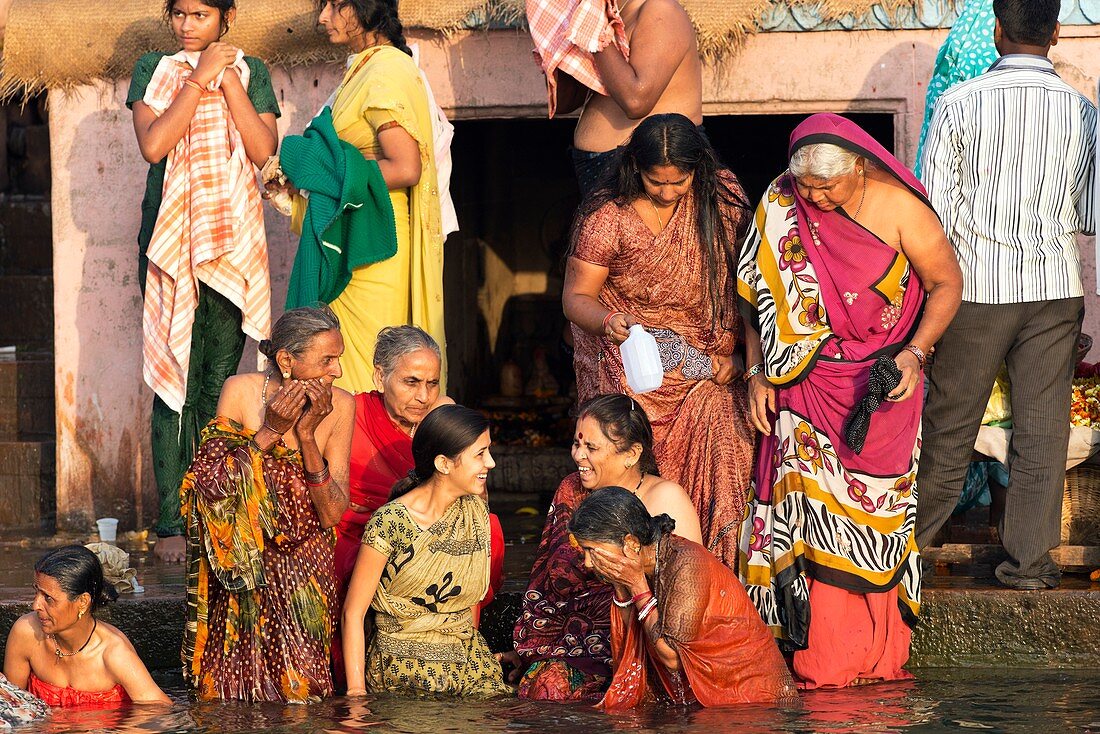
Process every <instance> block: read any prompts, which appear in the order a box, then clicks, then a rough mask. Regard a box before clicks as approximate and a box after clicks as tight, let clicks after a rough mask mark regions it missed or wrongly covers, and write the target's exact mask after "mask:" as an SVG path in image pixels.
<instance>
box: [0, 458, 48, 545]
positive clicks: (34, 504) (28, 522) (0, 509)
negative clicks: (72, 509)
mask: <svg viewBox="0 0 1100 734" xmlns="http://www.w3.org/2000/svg"><path fill="white" fill-rule="evenodd" d="M55 452H56V445H55V443H54V442H53V441H3V442H0V528H3V529H4V530H17V529H26V530H35V531H43V530H52V526H53V520H54V515H55V512H56V508H57V504H56V503H57V498H56V496H55V494H54V486H55V485H56V458H55Z"/></svg>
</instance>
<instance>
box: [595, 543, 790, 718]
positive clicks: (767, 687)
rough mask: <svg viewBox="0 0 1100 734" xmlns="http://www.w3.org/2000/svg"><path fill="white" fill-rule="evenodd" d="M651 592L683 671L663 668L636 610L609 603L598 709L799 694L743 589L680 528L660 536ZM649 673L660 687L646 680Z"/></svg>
mask: <svg viewBox="0 0 1100 734" xmlns="http://www.w3.org/2000/svg"><path fill="white" fill-rule="evenodd" d="M653 593H654V595H655V596H656V597H657V613H658V614H659V615H660V617H659V619H658V622H657V624H658V628H659V630H660V632H659V634H660V636H661V638H663V639H664V641H665V642H667V643H668V644H669V645H671V646H672V648H673V649H674V650H675V651H676V654H677V655H678V656H679V657H680V670H679V671H670V670H668V669H667V668H665V667H664V665H662V664H661V663H660V662H659V660H658V659H657V658H656V656H654V655H652V654H651V652H650V649H649V643H648V641H647V640H646V635H645V631H644V630H643V629H642V624H641V622H638V621H637V619H636V618H635V617H634V616H633V612H634V610H631V615H632V616H631V617H630V621H629V622H626V621H624V620H623V615H622V614H621V613H620V612H619V611H618V610H613V611H612V614H611V643H612V648H613V651H614V656H615V663H614V665H615V677H614V678H613V679H612V681H611V688H609V689H608V691H607V695H606V696H604V699H603V700H602V701H601V702H600V704H599V705H600V707H601V708H603V709H605V710H613V709H623V708H632V707H634V706H637V705H638V704H640V703H642V702H643V701H646V700H649V699H652V698H655V697H658V696H660V697H662V698H663V697H665V696H667V698H669V699H671V700H672V702H673V703H677V704H688V703H696V702H698V703H700V704H702V705H703V706H723V705H727V704H735V703H780V702H785V701H793V700H795V699H797V698H798V693H797V691H796V690H795V687H794V682H793V681H792V680H791V675H790V673H789V672H788V671H787V666H786V664H785V663H784V662H783V657H782V655H780V654H779V648H778V647H777V646H776V644H775V640H774V639H773V637H772V634H771V632H770V631H769V630H768V628H767V627H766V626H765V625H764V622H763V620H761V619H760V615H759V614H758V613H757V611H756V608H755V607H754V606H753V604H752V602H751V601H750V600H749V597H748V594H746V593H745V588H744V587H743V586H742V585H741V582H740V581H738V580H737V576H736V575H735V574H734V573H733V571H731V570H730V569H729V568H727V567H726V566H724V565H722V564H721V563H720V562H719V561H718V559H717V558H715V557H714V555H713V554H711V553H709V552H707V550H706V549H705V548H703V546H701V545H699V544H698V543H695V542H692V541H690V540H687V539H686V538H681V537H680V536H678V535H665V536H663V537H662V538H661V540H660V542H659V544H658V548H657V568H656V571H655V572H654V578H653ZM654 674H656V678H657V679H658V680H659V681H660V687H659V688H658V686H657V685H656V684H651V683H650V680H651V676H653V675H654ZM662 692H663V694H664V696H661V693H662Z"/></svg>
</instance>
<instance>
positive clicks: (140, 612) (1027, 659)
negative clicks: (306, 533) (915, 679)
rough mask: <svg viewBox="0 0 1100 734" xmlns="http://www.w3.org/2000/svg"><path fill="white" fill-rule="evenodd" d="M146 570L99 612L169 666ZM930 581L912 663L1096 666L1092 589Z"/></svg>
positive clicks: (7, 609)
mask: <svg viewBox="0 0 1100 734" xmlns="http://www.w3.org/2000/svg"><path fill="white" fill-rule="evenodd" d="M509 550H511V548H510V549H509ZM6 555H7V554H6ZM150 575H151V574H149V573H148V572H146V574H145V577H146V581H147V590H146V592H145V593H144V594H140V595H136V596H134V595H127V596H124V597H122V598H121V599H119V601H118V602H116V603H115V604H113V605H111V606H109V607H107V608H106V609H104V610H103V611H102V613H101V614H100V616H101V618H102V619H104V620H107V621H109V622H111V623H112V624H115V625H116V626H118V627H119V628H120V629H121V630H122V631H123V632H125V633H126V634H127V635H128V636H129V637H130V639H131V640H132V641H133V643H134V646H135V647H136V648H137V650H138V653H139V654H140V655H141V657H142V659H143V660H144V661H145V662H146V664H147V665H148V666H149V667H150V668H152V669H172V668H177V667H178V666H179V665H180V661H179V648H180V640H181V636H182V629H183V619H184V589H183V583H182V581H183V579H182V569H179V570H173V573H171V575H176V576H178V579H165V581H167V582H168V583H163V582H158V581H154V580H153V579H151V578H149V576H150ZM937 581H938V582H943V583H945V584H949V585H947V586H945V587H941V588H932V589H928V590H926V592H925V595H924V607H923V612H922V619H921V623H920V625H919V626H918V628H917V630H916V631H915V633H914V635H913V654H912V659H911V662H910V666H909V667H910V668H921V667H964V668H965V667H972V668H1005V667H1015V668H1100V624H1098V622H1097V620H1100V588H1098V587H1097V586H1096V585H1092V586H1090V585H1088V584H1087V582H1082V581H1081V580H1080V579H1074V578H1067V580H1066V583H1065V584H1064V585H1063V588H1061V589H1058V590H1054V591H1032V592H1017V591H1007V590H1002V589H999V588H995V587H993V586H992V584H991V582H988V581H984V580H975V579H967V578H950V579H937ZM525 583H526V579H525V578H524V577H523V576H521V575H516V574H513V575H512V576H511V578H510V579H509V580H508V581H506V582H505V587H504V588H503V589H502V590H501V593H500V594H499V595H498V597H497V599H496V600H495V601H494V602H493V604H492V605H491V606H490V607H489V608H488V609H487V610H486V612H485V614H484V615H483V622H482V632H483V633H484V635H485V637H486V638H487V640H488V642H489V645H490V647H492V648H493V649H494V650H501V649H504V648H505V647H506V646H507V645H509V644H510V640H511V631H512V624H513V622H514V621H515V619H516V616H517V614H518V609H519V603H520V598H521V596H522V593H523V588H524V585H525ZM1074 586H1077V587H1078V588H1073V587H1074ZM0 592H2V593H3V594H4V597H5V598H4V600H2V601H0V631H2V634H0V643H2V642H3V641H4V639H6V635H7V630H9V629H10V628H11V624H12V623H13V622H14V621H15V619H16V618H17V617H18V616H20V615H22V614H25V613H26V612H28V611H29V610H30V593H29V591H28V590H27V589H26V588H23V589H13V588H10V587H9V588H6V589H0Z"/></svg>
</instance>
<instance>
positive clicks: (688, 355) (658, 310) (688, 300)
mask: <svg viewBox="0 0 1100 734" xmlns="http://www.w3.org/2000/svg"><path fill="white" fill-rule="evenodd" d="M719 176H720V186H719V192H720V197H719V198H720V201H721V206H720V208H721V210H722V214H723V216H724V219H725V222H726V228H727V232H728V235H729V241H730V243H731V244H732V243H735V242H737V241H738V239H739V234H740V233H741V232H742V231H743V230H744V227H745V225H746V224H747V212H746V211H745V210H743V209H742V208H740V206H739V205H738V204H737V202H740V201H742V200H744V194H743V192H742V191H741V186H740V184H738V183H737V179H736V178H735V177H734V176H733V174H731V173H728V172H723V173H721V174H719ZM572 256H573V257H576V258H578V259H580V260H584V261H585V262H589V263H592V264H594V265H599V266H601V267H606V268H607V269H608V275H607V280H606V282H605V283H604V286H603V289H602V290H601V291H600V302H601V303H602V304H603V305H604V306H606V307H607V308H609V309H611V310H612V311H625V312H626V313H629V314H630V315H631V316H633V317H634V318H636V319H637V320H638V321H639V322H640V323H641V324H642V325H644V326H645V327H646V329H647V330H649V331H650V333H652V334H653V335H654V336H655V337H656V339H657V343H658V346H659V349H660V352H661V361H662V363H663V365H664V370H665V376H664V383H663V384H662V385H661V387H660V388H658V389H657V390H654V391H653V392H648V393H645V394H642V395H635V394H634V393H633V392H632V391H631V390H630V388H629V387H628V386H627V383H626V375H625V372H624V370H623V363H622V357H621V355H620V353H619V348H618V347H617V346H615V344H614V343H613V342H612V341H611V340H610V339H607V338H606V337H603V336H593V335H592V334H589V333H587V332H586V331H584V330H583V329H580V328H578V327H577V326H576V325H574V326H573V327H572V329H573V341H574V345H575V358H574V365H575V368H576V372H577V393H578V397H579V399H580V400H582V401H583V400H587V399H589V398H592V397H595V396H596V395H599V394H601V393H623V394H626V395H630V396H631V397H633V398H634V399H635V400H636V401H637V402H638V404H639V405H641V406H642V408H643V409H644V410H645V412H646V415H647V416H648V417H649V420H650V423H652V425H653V443H654V447H653V448H654V452H655V453H656V456H657V465H658V467H659V469H660V473H661V476H662V477H664V478H665V479H669V480H671V481H673V482H676V483H677V484H679V485H680V486H682V487H683V488H684V489H685V490H687V492H688V494H689V495H690V496H691V499H692V502H693V504H694V505H695V509H696V510H697V511H698V513H699V521H700V523H701V525H702V530H703V540H704V542H705V544H706V546H707V548H709V549H710V550H711V551H713V552H714V553H715V554H716V555H717V556H718V557H719V559H721V560H722V561H723V562H724V563H726V564H727V565H729V566H731V567H733V566H734V565H735V564H736V562H737V528H738V525H739V524H740V523H741V520H742V518H743V516H744V509H745V502H746V499H747V496H748V492H749V482H750V480H751V473H752V469H751V466H752V455H753V444H754V441H755V431H754V429H753V428H752V424H751V421H750V418H749V412H748V411H749V409H748V398H747V393H746V388H745V384H744V383H743V382H742V381H741V380H733V381H732V382H731V383H730V384H728V385H718V384H716V383H715V382H714V381H713V380H712V379H711V378H712V377H713V376H714V374H713V368H712V365H711V357H712V356H721V357H729V356H730V355H732V354H734V351H735V349H737V348H738V347H739V343H738V342H739V340H740V338H741V336H740V334H741V324H740V321H739V317H738V315H737V314H736V313H735V312H734V313H732V314H730V315H729V316H728V317H727V319H726V321H727V323H725V324H720V323H717V318H716V316H715V314H714V313H713V309H712V307H711V302H710V297H709V287H708V265H707V262H706V258H705V257H704V254H703V252H702V249H701V247H700V244H699V231H698V223H697V220H696V202H695V201H694V195H693V194H692V193H689V194H688V195H687V196H685V197H684V198H683V199H681V200H680V204H679V206H678V207H677V208H676V212H675V214H674V215H673V216H672V219H671V220H670V221H669V223H668V225H667V226H666V227H665V229H664V230H663V231H662V232H661V233H660V234H659V235H656V236H654V234H653V233H652V232H651V231H650V230H649V228H648V227H647V226H646V224H645V223H644V222H643V221H642V219H641V217H639V216H638V214H637V212H635V211H634V208H633V207H632V206H631V205H630V204H629V203H626V204H621V205H620V204H619V203H617V202H615V201H612V202H609V203H607V204H606V205H604V206H603V207H601V208H600V209H598V210H597V211H595V212H594V213H593V214H592V215H590V216H589V217H588V219H587V220H586V221H585V222H584V223H583V225H582V229H581V231H580V234H579V237H578V238H577V243H576V248H575V250H574V252H573V253H572ZM732 256H735V255H732ZM720 260H721V259H720ZM716 267H717V270H718V272H717V273H716V274H715V275H716V277H717V279H718V283H719V284H721V293H723V294H724V295H723V296H722V298H723V299H724V301H725V302H726V303H732V302H733V299H734V288H735V285H734V279H733V275H732V273H731V272H730V270H731V266H730V265H729V264H728V263H726V262H724V261H720V262H718V263H717V264H716Z"/></svg>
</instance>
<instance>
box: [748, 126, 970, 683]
mask: <svg viewBox="0 0 1100 734" xmlns="http://www.w3.org/2000/svg"><path fill="white" fill-rule="evenodd" d="M790 155H791V162H790V170H789V171H787V172H785V173H783V175H781V176H780V177H779V178H777V179H776V180H775V181H774V182H773V183H772V185H771V187H770V188H769V190H768V193H767V195H766V196H765V198H764V199H763V200H762V201H761V202H760V206H759V207H758V208H757V213H756V219H755V226H754V228H753V230H752V233H751V234H750V236H749V239H748V241H747V242H746V244H745V248H744V252H743V254H742V258H741V263H740V267H739V271H738V288H739V292H740V296H741V299H742V306H743V308H744V310H745V319H746V323H748V324H749V325H750V336H749V339H748V342H747V346H748V355H749V360H750V364H752V365H753V366H752V367H750V369H749V374H750V375H751V382H750V385H751V391H752V408H753V420H754V422H755V424H756V426H757V427H758V428H759V429H760V431H761V432H762V433H763V434H764V439H763V441H762V443H761V446H760V451H759V455H758V456H759V458H758V461H757V466H756V474H755V484H754V494H753V499H752V503H751V505H750V511H749V513H748V516H747V517H746V519H745V526H744V528H743V529H742V532H741V552H742V558H741V565H740V569H741V577H742V579H743V580H744V582H745V586H746V588H747V589H748V592H749V596H750V597H752V599H753V601H754V603H755V604H756V606H757V608H758V609H759V611H760V614H761V616H762V617H763V618H764V621H765V622H766V623H767V624H768V625H769V626H770V627H771V628H772V630H773V632H774V633H775V634H776V636H777V637H779V638H780V639H781V640H782V641H783V643H784V644H785V646H786V647H788V648H789V649H793V650H795V652H794V672H795V674H796V676H797V677H798V678H799V681H800V685H802V686H804V687H806V688H816V687H820V686H846V685H851V684H854V683H863V682H871V681H875V680H893V679H899V678H904V677H908V673H906V672H905V671H904V670H903V669H902V666H903V665H904V664H905V662H906V661H907V660H908V658H909V639H910V626H911V625H912V624H914V623H915V621H916V618H917V614H918V612H919V606H920V583H921V577H920V559H919V556H918V552H917V547H916V544H915V542H914V540H913V527H914V522H915V515H914V512H915V505H916V494H915V492H914V487H913V479H914V476H915V475H916V471H917V457H918V453H919V443H918V436H919V429H920V415H921V394H922V384H923V374H922V371H921V370H922V367H923V365H924V360H925V355H927V354H928V353H929V352H930V351H931V349H932V345H933V344H935V342H936V340H937V339H939V337H940V335H941V334H942V333H943V331H944V329H945V328H946V327H947V325H948V324H949V323H950V321H951V318H952V317H953V316H954V313H955V311H956V309H957V308H958V306H959V300H960V295H961V292H962V276H961V274H960V271H959V266H958V262H957V261H956V259H955V255H954V252H953V251H952V249H951V246H950V244H949V243H948V242H947V238H946V237H945V235H944V233H943V229H942V228H941V227H940V225H939V220H938V219H937V218H936V215H935V213H934V212H933V211H932V207H931V205H930V204H929V203H928V200H927V198H925V192H924V188H923V187H922V186H921V185H920V182H918V181H917V179H916V178H915V177H914V176H913V174H912V173H911V172H909V170H907V169H906V168H905V167H904V166H903V165H901V163H900V162H898V160H897V159H896V158H894V157H893V156H892V155H890V154H889V153H888V152H887V151H886V150H885V149H884V148H883V147H882V146H881V145H879V144H878V143H877V142H875V140H874V139H873V138H871V136H870V135H868V134H867V133H866V132H864V131H863V130H862V129H860V128H859V126H857V125H856V124H855V123H853V122H851V121H850V120H847V119H845V118H843V117H839V116H837V115H814V116H813V117H810V118H808V119H807V120H806V121H805V122H803V123H802V124H801V125H799V126H798V127H797V128H796V129H795V131H794V133H792V135H791V147H790ZM757 333H758V334H759V338H755V337H756V334H757ZM880 402H881V406H880ZM876 408H877V410H876ZM857 427H858V428H861V430H859V431H856V430H853V429H855V428H857ZM860 433H862V434H863V435H862V436H860V435H858V434H860Z"/></svg>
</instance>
